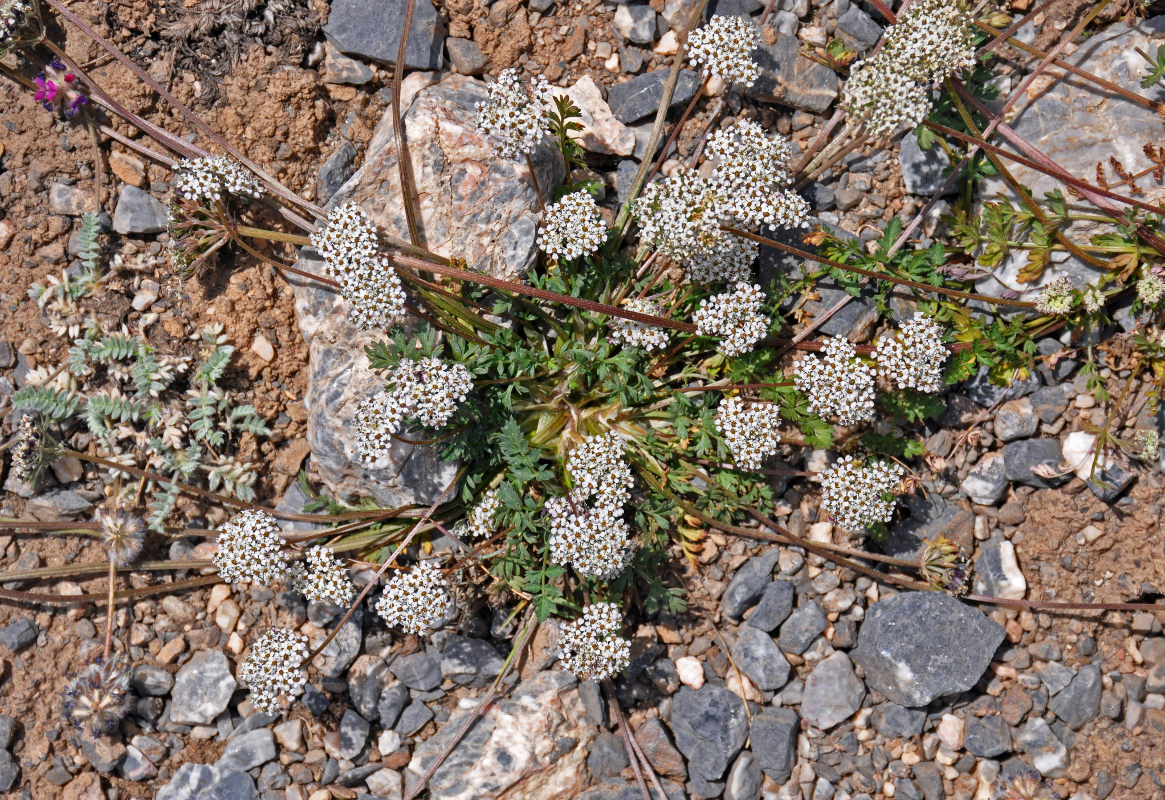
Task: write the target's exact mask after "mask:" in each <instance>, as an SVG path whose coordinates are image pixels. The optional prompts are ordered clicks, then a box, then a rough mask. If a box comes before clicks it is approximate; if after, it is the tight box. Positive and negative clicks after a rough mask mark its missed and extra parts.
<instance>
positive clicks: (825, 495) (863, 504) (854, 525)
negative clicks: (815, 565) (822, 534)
mask: <svg viewBox="0 0 1165 800" xmlns="http://www.w3.org/2000/svg"><path fill="white" fill-rule="evenodd" d="M904 474H905V472H904V470H903V469H902V466H901V465H899V464H895V463H894V462H893V461H881V460H877V459H875V460H873V461H869V462H862V461H859V460H857V459H855V458H854V457H853V456H845V457H844V458H842V459H840V460H839V461H838V462H837V463H835V464H834V465H833V466H832V467H831V468H830V469H829V470H828V471H827V472H826V473H825V474H824V475H823V476H822V479H821V485H822V489H821V504H822V505H823V506H825V510H826V511H828V512H829V513H830V516H832V517H833V521H834V522H835V523H836V524H838V525H840V526H841V527H843V528H845V529H846V530H851V531H862V530H865V529H866V528H867V527H869V526H870V525H873V524H875V523H878V522H889V521H890V516H891V515H892V514H893V513H894V499H893V495H894V493H895V490H896V489H897V488H898V485H899V483H901V481H902V477H903V475H904Z"/></svg>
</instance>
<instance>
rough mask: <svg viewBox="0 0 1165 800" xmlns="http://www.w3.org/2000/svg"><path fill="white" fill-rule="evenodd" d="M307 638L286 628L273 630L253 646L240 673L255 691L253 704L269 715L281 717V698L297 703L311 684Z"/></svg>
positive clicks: (246, 684) (252, 696)
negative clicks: (306, 672)
mask: <svg viewBox="0 0 1165 800" xmlns="http://www.w3.org/2000/svg"><path fill="white" fill-rule="evenodd" d="M307 655H308V653H307V637H306V636H304V635H303V634H300V633H296V632H295V631H292V630H287V629H286V628H273V629H272V630H269V631H267V632H266V633H264V634H263V635H262V636H260V637H259V639H258V640H257V641H256V642H255V643H254V644H253V645H251V652H250V654H248V656H247V659H246V660H245V661H244V662H243V666H242V669H240V670H239V680H240V681H241V682H242V684H243V685H244V686H246V687H247V689H249V690H250V692H251V705H252V706H254V707H255V709H256V710H258V711H262V712H264V713H267V714H278V713H279V711H280V705H279V698H280V697H281V696H282V697H286V698H287V699H289V700H294V699H295V698H296V697H298V696H299V695H300V693H301V692H302V691H303V687H304V684H306V683H307V675H306V674H305V672H304V668H303V662H304V661H305V660H306V659H307Z"/></svg>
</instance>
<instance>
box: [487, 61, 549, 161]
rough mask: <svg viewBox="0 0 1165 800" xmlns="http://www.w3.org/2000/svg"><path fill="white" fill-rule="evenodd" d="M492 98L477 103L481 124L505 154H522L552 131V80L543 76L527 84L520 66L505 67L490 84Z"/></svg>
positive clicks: (503, 154) (509, 155) (502, 154)
mask: <svg viewBox="0 0 1165 800" xmlns="http://www.w3.org/2000/svg"><path fill="white" fill-rule="evenodd" d="M488 91H489V100H488V101H486V102H482V103H478V104H477V125H478V127H479V128H481V130H482V131H483V132H484V133H485V134H486V136H488V137H490V139H492V140H493V144H494V152H495V153H497V154H498V155H499V156H501V157H502V158H521V157H522V156H524V155H527V154H529V152H530V151H531V150H533V149H534V148H535V147H537V146H538V143H539V142H541V141H542V138H543V137H544V136H546V135H547V134H548V133H550V110H551V108H552V105H553V97H552V95H551V90H550V84H549V83H547V82H546V79H545V78H542V77H539V78H536V79H535V80H534V81H532V82H531V84H530V86H529V87H526V86H523V85H522V82H521V80H520V79H519V78H518V70H516V69H504V70H502V71H501V72H500V73H498V77H497V80H495V81H494V82H493V83H491V84H490V85H489V87H488Z"/></svg>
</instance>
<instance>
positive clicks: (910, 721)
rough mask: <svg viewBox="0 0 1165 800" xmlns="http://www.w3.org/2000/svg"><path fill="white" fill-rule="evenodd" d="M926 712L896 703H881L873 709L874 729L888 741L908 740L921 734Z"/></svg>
mask: <svg viewBox="0 0 1165 800" xmlns="http://www.w3.org/2000/svg"><path fill="white" fill-rule="evenodd" d="M925 724H926V711H924V710H922V709H914V708H906V707H904V706H900V705H898V704H897V703H882V704H881V705H879V706H877V707H876V708H875V709H874V728H875V729H876V730H877V731H878V733H880V734H882V735H883V736H885V737H886V738H888V739H909V738H910V737H911V736H917V735H918V734H920V733H922V726H923V725H925Z"/></svg>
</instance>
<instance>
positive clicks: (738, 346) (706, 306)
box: [692, 281, 769, 356]
mask: <svg viewBox="0 0 1165 800" xmlns="http://www.w3.org/2000/svg"><path fill="white" fill-rule="evenodd" d="M764 301H765V293H764V292H762V291H761V290H760V287H759V286H755V285H753V284H750V283H746V282H745V281H740V282H738V283H737V284H736V289H735V290H734V291H731V292H723V293H721V294H714V295H712V296H711V297H708V298H705V299H704V300H702V301H701V302H700V307H699V308H698V309H696V313H695V315H694V316H693V317H692V322H694V323H695V324H696V331H697V333H699V334H700V335H701V336H719V337H720V338H721V341H720V347H719V348H718V349H719V350H720V352H721V353H723V354H724V355H726V356H739V355H742V354H743V353H747V352H749V351H750V350H752V348H753V347H754V346H755V345H756V343H757V341H758V340H760V338H761V337H762V336H764V335H765V333H767V332H768V329H769V318H768V317H766V316H765V315H763V314H761V313H760V307H761V304H762V303H764Z"/></svg>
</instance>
